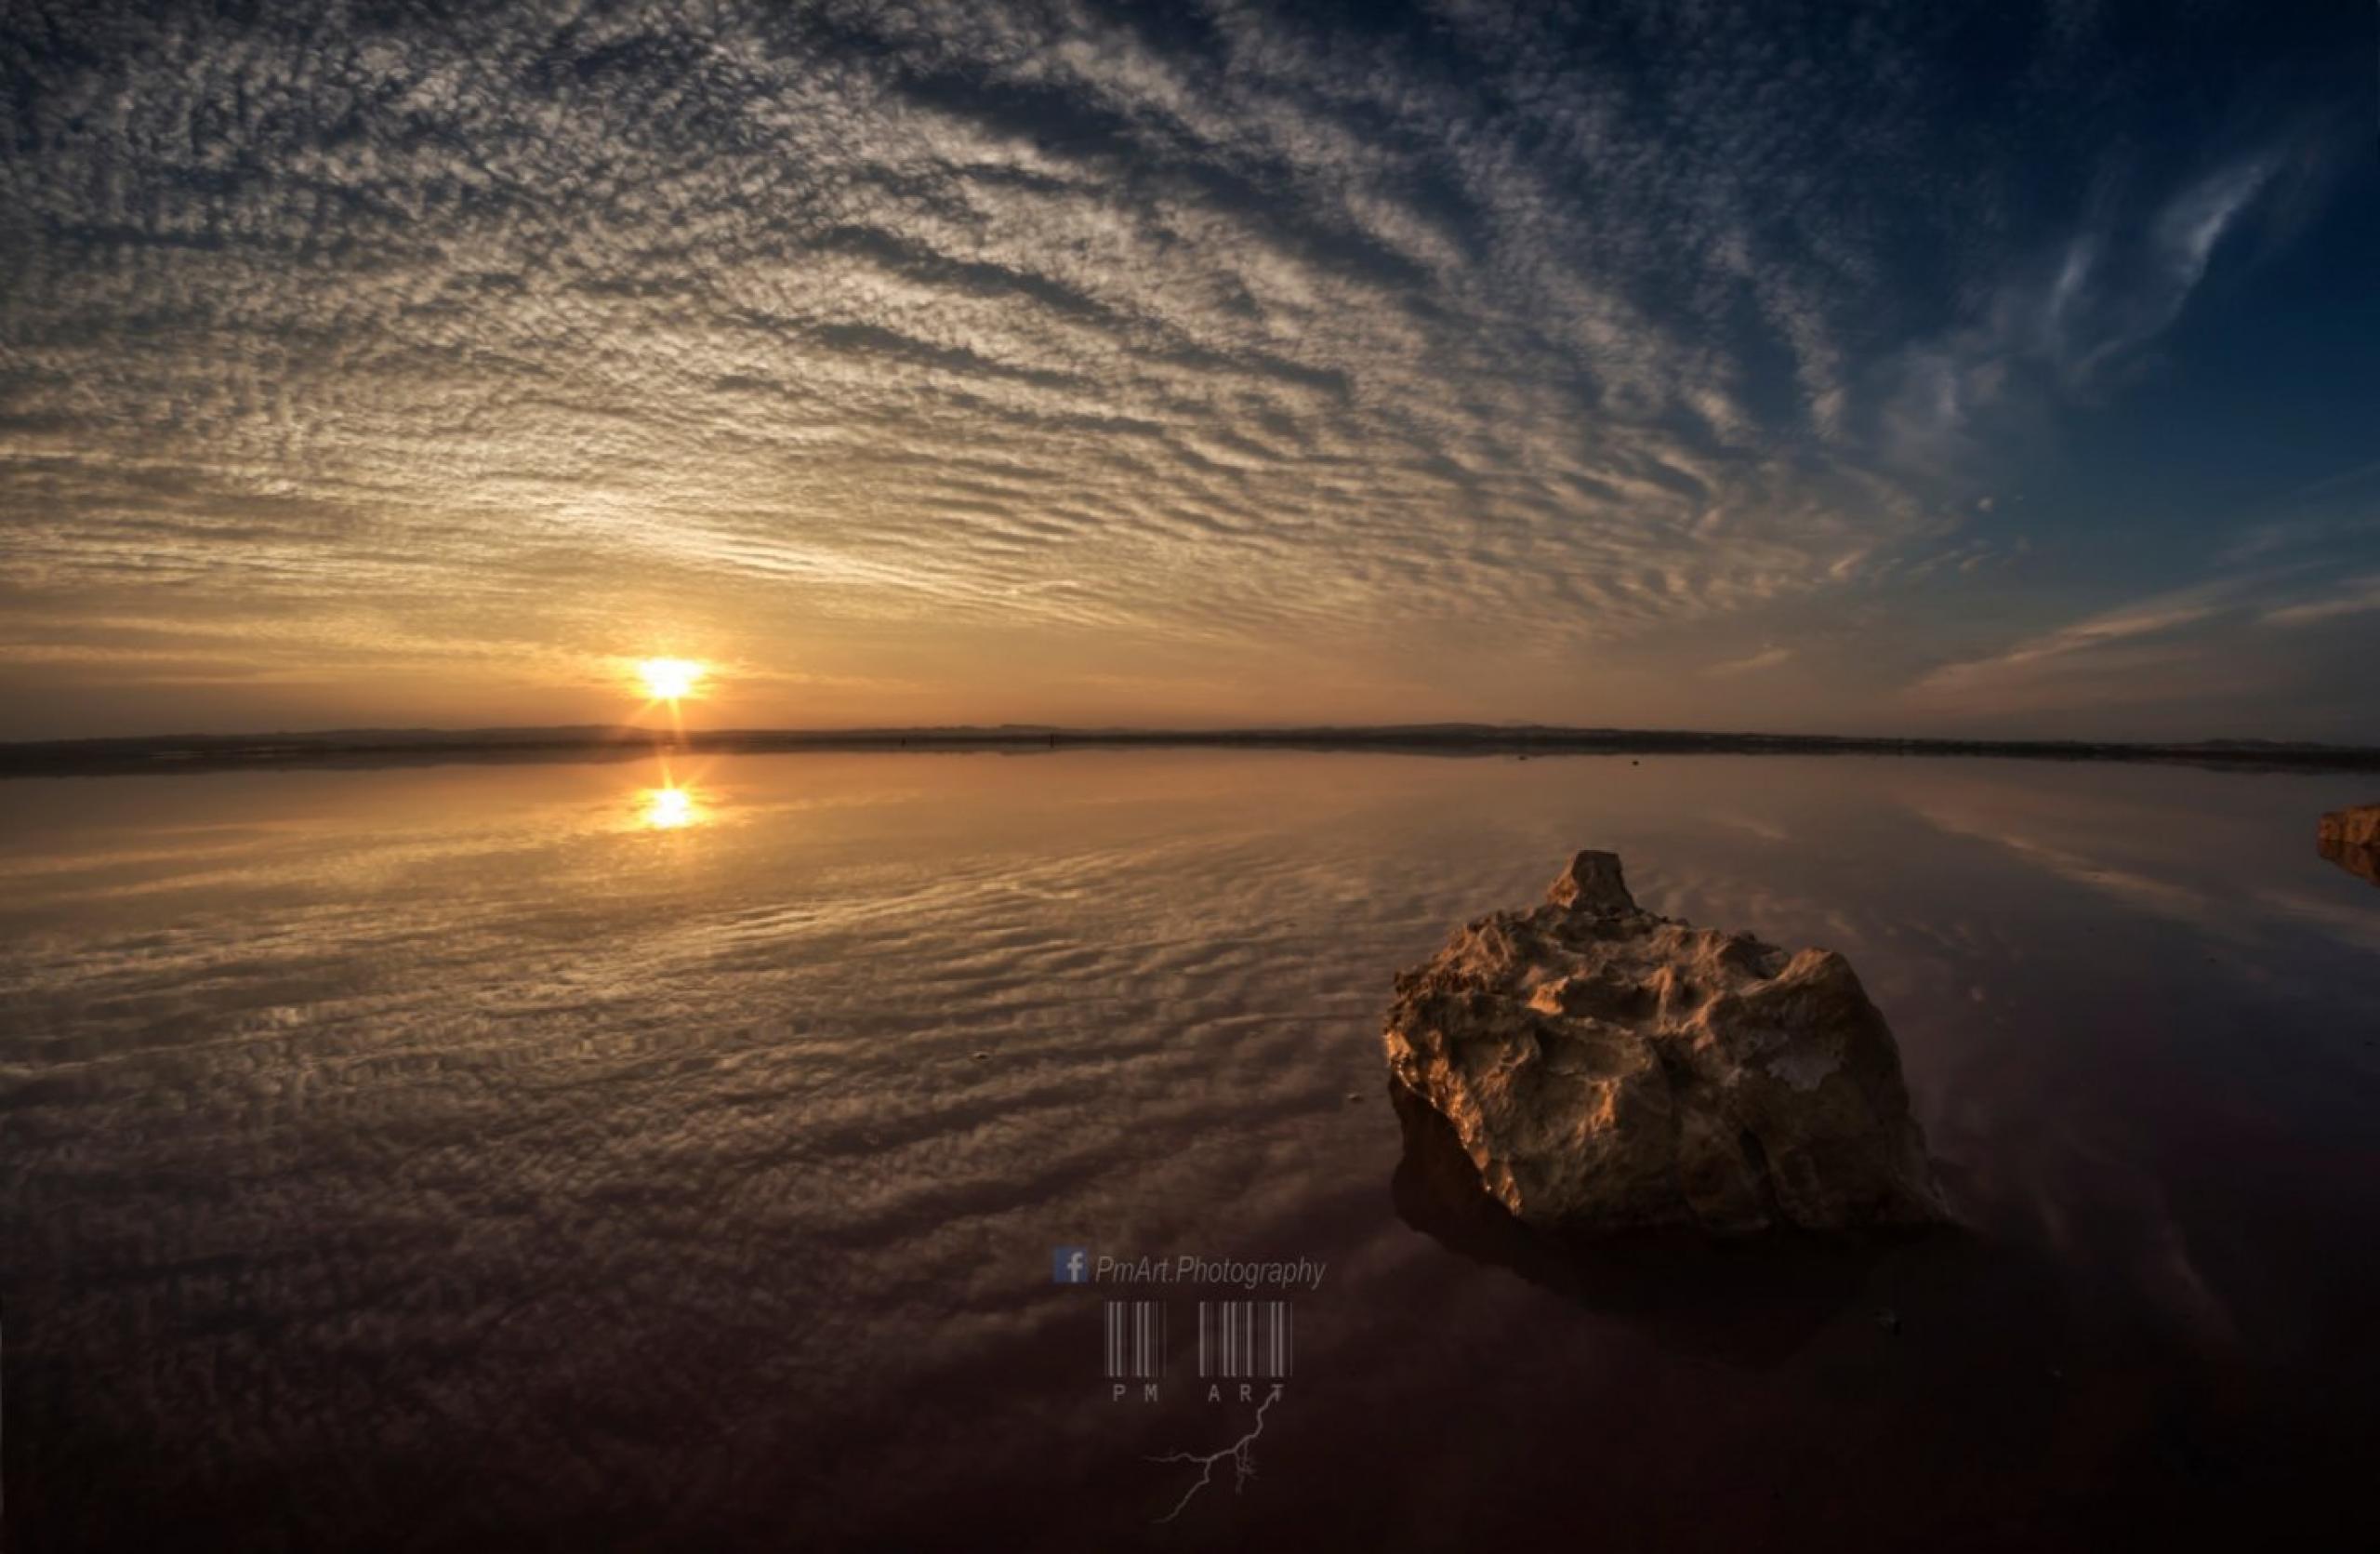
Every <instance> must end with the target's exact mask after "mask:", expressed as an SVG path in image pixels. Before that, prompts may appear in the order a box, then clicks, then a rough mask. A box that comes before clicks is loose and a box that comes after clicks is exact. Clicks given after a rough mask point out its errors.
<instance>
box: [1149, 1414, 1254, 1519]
mask: <svg viewBox="0 0 2380 1554" xmlns="http://www.w3.org/2000/svg"><path fill="white" fill-rule="evenodd" d="M1278 1401H1281V1389H1280V1388H1277V1387H1276V1388H1273V1390H1272V1391H1271V1392H1270V1393H1269V1394H1267V1395H1266V1397H1265V1399H1264V1401H1263V1402H1261V1403H1258V1404H1257V1405H1256V1423H1255V1425H1254V1426H1253V1427H1252V1428H1250V1430H1249V1432H1248V1433H1247V1434H1246V1435H1243V1436H1241V1437H1240V1438H1239V1439H1238V1440H1237V1441H1233V1442H1232V1443H1231V1444H1230V1445H1228V1446H1226V1447H1224V1448H1223V1450H1222V1451H1220V1452H1208V1453H1205V1454H1199V1453H1197V1452H1168V1453H1166V1454H1164V1455H1162V1456H1154V1457H1151V1458H1149V1459H1148V1460H1149V1461H1151V1462H1195V1463H1197V1465H1198V1481H1197V1482H1196V1483H1194V1484H1192V1485H1191V1486H1190V1487H1189V1488H1188V1489H1185V1490H1183V1492H1182V1498H1181V1499H1179V1500H1177V1501H1175V1502H1174V1503H1173V1508H1172V1509H1171V1510H1170V1511H1168V1512H1166V1513H1165V1514H1164V1515H1163V1516H1161V1517H1158V1518H1157V1521H1161V1522H1162V1521H1172V1520H1173V1519H1174V1518H1175V1517H1177V1516H1180V1515H1181V1514H1182V1511H1183V1507H1185V1506H1187V1505H1189V1504H1190V1502H1191V1501H1192V1500H1193V1499H1195V1498H1197V1494H1198V1492H1199V1491H1200V1490H1202V1489H1204V1488H1206V1487H1207V1485H1208V1484H1209V1483H1210V1481H1212V1480H1213V1479H1214V1476H1215V1465H1216V1464H1218V1463H1220V1462H1222V1461H1223V1458H1225V1457H1229V1458H1231V1459H1232V1482H1231V1492H1232V1493H1233V1494H1238V1493H1239V1492H1240V1489H1241V1488H1242V1487H1243V1486H1244V1485H1246V1484H1247V1482H1248V1481H1249V1480H1250V1479H1252V1478H1254V1477H1256V1458H1255V1455H1254V1454H1253V1453H1252V1452H1251V1451H1250V1448H1251V1447H1253V1446H1254V1445H1255V1444H1256V1438H1257V1437H1258V1436H1260V1435H1263V1433H1264V1411H1265V1410H1266V1409H1268V1408H1270V1407H1272V1406H1273V1405H1274V1404H1275V1403H1276V1402H1278Z"/></svg>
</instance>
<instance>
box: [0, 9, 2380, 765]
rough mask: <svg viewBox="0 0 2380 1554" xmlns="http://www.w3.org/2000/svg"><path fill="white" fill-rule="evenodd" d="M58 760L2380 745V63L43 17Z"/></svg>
mask: <svg viewBox="0 0 2380 1554" xmlns="http://www.w3.org/2000/svg"><path fill="white" fill-rule="evenodd" d="M0 78H5V81H6V83H7V86H6V95H5V98H0V103H5V107H6V120H5V125H4V126H0V738H41V737H71V736H80V735H98V734H130V733H144V732H167V731H171V732H184V731H207V732H237V731H248V730H270V729H282V728H335V727H343V726H389V725H399V724H402V725H424V724H428V725H443V726H473V725H488V724H575V723H587V722H616V721H620V720H623V719H628V718H631V717H636V716H640V715H649V711H650V710H649V709H641V708H640V706H639V703H640V700H641V697H640V696H639V694H638V693H637V692H636V691H635V690H634V689H633V687H632V685H631V684H630V678H631V677H630V675H629V673H628V665H629V664H631V663H632V662H633V661H634V660H636V659H639V658H642V657H652V656H671V657H688V658H696V659H701V660H703V661H705V662H707V663H708V664H709V665H711V666H712V672H711V674H710V676H709V677H708V679H707V682H706V683H705V687H704V689H705V692H706V694H705V695H704V696H703V697H700V698H699V699H697V700H695V701H694V702H691V703H689V704H688V706H687V708H686V716H687V719H688V721H689V722H690V723H695V724H705V725H708V726H716V727H754V726H792V727H822V726H847V725H853V724H946V723H987V724H988V723H1000V722H1055V723H1064V724H1140V725H1166V724H1174V725H1179V724H1200V725H1210V724H1281V723H1323V722H1328V723H1379V722H1406V721H1423V720H1430V721H1435V720H1445V719H1470V720H1478V721H1485V722H1501V721H1509V720H1527V721H1539V722H1549V723H1573V724H1599V725H1625V726H1654V727H1671V728H1675V727H1702V728H1714V729H1764V730H1778V731H1838V732H1848V733H1911V734H1961V733H1973V734H1985V735H1999V736H2007V735H2016V736H2026V735H2043V736H2053V737H2064V736H2086V737H2087V736H2105V737H2173V738H2193V737H2226V736H2228V737H2273V738H2313V739H2330V740H2361V741H2375V742H2380V695H2375V694H2374V692H2373V680H2374V674H2373V670H2374V666H2375V665H2380V10H2375V8H2374V7H2373V6H2371V5H2369V4H2362V3H2360V0H2354V3H2350V0H2331V3H2325V4H2302V5H2294V4H2287V3H2282V4H2241V5H2228V6H2227V5H2202V4H2175V3H2174V0H2163V3H2160V4H2154V5H2122V4H2114V3H2094V0H2054V3H2050V4H2043V5H2023V4H2007V5H1993V6H1989V7H1967V6H1950V5H1939V6H1937V5H1922V6H1920V5H1907V4H1892V5H1877V6H1862V5H1856V4H1850V3H1836V0H1829V3H1823V4H1809V5H1803V4H1793V3H1763V4H1760V5H1757V6H1752V5H1743V6H1726V5H1716V4H1694V3H1684V0H1662V3H1658V4H1655V3H1644V4H1633V5H1632V4H1606V5H1593V6H1586V5H1581V6H1577V7H1566V6H1561V5H1553V4H1485V3H1469V0H1446V3H1441V4H1431V5H1418V6H1411V7H1396V6H1382V5H1337V4H1330V3H1326V0H1301V3H1299V4H1295V5H1280V6H1262V5H1250V4H1236V3H1215V4H1203V5H1185V6H1160V5H1146V6H1141V5H1123V4H1116V5H1102V4H1091V3H1081V4H1051V5H1038V4H1013V5H998V6H993V5H982V4H961V3H956V0H953V3H936V0H908V3H902V4H820V5H798V4H783V3H767V4H760V3H755V4H733V3H726V0H717V3H711V0H673V3H667V4H665V3H658V0H653V3H630V4H617V5H608V4H599V3H592V0H584V3H573V0H563V3H557V4H505V5H487V6H472V7H434V6H430V5H426V4H409V3H403V0H389V3H382V4H372V5H366V4H337V3H327V4H326V3H319V0H305V3H292V4H283V3H276V0H251V3H246V4H231V3H228V0H227V3H225V4H222V5H220V6H219V7H202V6H198V5H192V4H154V5H147V6H134V5H119V4H114V3H112V0H59V3H56V4H46V3H41V0H0Z"/></svg>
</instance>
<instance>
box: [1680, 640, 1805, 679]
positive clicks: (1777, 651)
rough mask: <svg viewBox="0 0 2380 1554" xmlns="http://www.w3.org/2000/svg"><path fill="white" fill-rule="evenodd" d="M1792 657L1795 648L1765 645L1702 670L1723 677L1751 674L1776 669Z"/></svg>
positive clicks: (1707, 673)
mask: <svg viewBox="0 0 2380 1554" xmlns="http://www.w3.org/2000/svg"><path fill="white" fill-rule="evenodd" d="M1792 657H1793V650H1792V648H1790V647H1764V648H1762V649H1761V650H1760V651H1759V652H1757V653H1754V654H1752V655H1751V656H1750V657H1742V658H1730V659H1728V660H1726V661H1725V662H1723V663H1716V664H1712V665H1710V666H1709V667H1707V668H1706V669H1704V670H1703V671H1702V672H1703V673H1704V674H1706V675H1712V676H1715V677H1719V678H1723V679H1724V678H1726V677H1728V676H1732V675H1738V674H1751V673H1752V672H1754V671H1759V670H1765V669H1775V668H1776V667H1777V666H1778V665H1779V664H1781V663H1784V662H1786V661H1787V660H1788V659H1790V658H1792Z"/></svg>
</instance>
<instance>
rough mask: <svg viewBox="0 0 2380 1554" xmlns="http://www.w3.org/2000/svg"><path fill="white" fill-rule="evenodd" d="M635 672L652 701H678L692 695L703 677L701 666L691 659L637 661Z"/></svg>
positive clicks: (647, 659)
mask: <svg viewBox="0 0 2380 1554" xmlns="http://www.w3.org/2000/svg"><path fill="white" fill-rule="evenodd" d="M636 672H637V678H638V679H640V680H642V681H643V682H644V688H645V689H646V690H647V691H649V692H651V693H652V695H653V699H654V700H655V701H678V700H681V699H682V698H684V697H687V696H690V695H692V694H693V692H694V686H695V684H697V683H698V682H700V681H701V679H702V677H703V666H702V665H700V664H698V663H696V662H695V661H694V659H692V658H643V659H640V660H638V662H637V666H636Z"/></svg>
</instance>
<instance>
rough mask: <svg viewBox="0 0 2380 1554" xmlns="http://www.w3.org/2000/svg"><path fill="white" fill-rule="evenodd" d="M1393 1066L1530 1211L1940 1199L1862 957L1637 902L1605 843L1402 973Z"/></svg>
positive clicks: (1819, 1220) (1811, 1212)
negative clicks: (1529, 901) (1693, 921)
mask: <svg viewBox="0 0 2380 1554" xmlns="http://www.w3.org/2000/svg"><path fill="white" fill-rule="evenodd" d="M1384 1040H1385V1042H1386V1044H1387V1048H1388V1061H1389V1067H1390V1069H1391V1070H1392V1072H1393V1073H1394V1074H1395V1078H1396V1080H1397V1081H1398V1082H1400V1083H1401V1084H1403V1085H1404V1086H1405V1087H1406V1088H1407V1089H1408V1090H1410V1091H1411V1092H1412V1093H1413V1094H1414V1095H1415V1096H1418V1097H1420V1098H1421V1100H1422V1101H1423V1102H1425V1103H1426V1104H1428V1105H1429V1106H1430V1107H1432V1108H1434V1109H1435V1110H1437V1111H1438V1112H1439V1113H1440V1114H1441V1115H1443V1116H1444V1117H1445V1118H1446V1119H1447V1121H1448V1122H1449V1123H1451V1124H1452V1125H1453V1128H1454V1132H1455V1136H1456V1137H1457V1138H1458V1139H1459V1140H1460V1141H1461V1146H1462V1149H1463V1151H1464V1153H1465V1154H1467V1155H1468V1156H1469V1157H1470V1159H1471V1162H1472V1165H1473V1166H1474V1168H1475V1169H1476V1170H1477V1172H1478V1175H1479V1180H1480V1182H1481V1183H1482V1184H1483V1185H1484V1186H1485V1187H1486V1188H1487V1189H1488V1192H1489V1194H1491V1195H1492V1196H1493V1197H1495V1198H1496V1199H1497V1200H1498V1201H1500V1202H1501V1203H1502V1204H1503V1205H1504V1207H1505V1208H1507V1209H1509V1210H1510V1211H1512V1213H1513V1214H1514V1215H1517V1216H1519V1217H1520V1218H1521V1219H1522V1220H1524V1221H1527V1222H1528V1223H1531V1224H1536V1225H1540V1226H1549V1227H1562V1228H1565V1229H1597V1230H1602V1229H1628V1228H1634V1227H1651V1226H1675V1225H1691V1226H1699V1227H1702V1228H1704V1229H1709V1230H1712V1231H1718V1232H1723V1233H1736V1232H1744V1231H1753V1230H1760V1229H1768V1228H1770V1227H1777V1226H1799V1227H1804V1228H1807V1229H1850V1228H1857V1227H1869V1226H1888V1225H1914V1224H1924V1223H1926V1222H1929V1221H1933V1220H1938V1219H1941V1218H1943V1217H1944V1211H1943V1208H1942V1203H1941V1200H1940V1197H1939V1196H1938V1194H1937V1191H1936V1189H1935V1186H1934V1180H1933V1175H1932V1173H1931V1171H1930V1170H1929V1169H1928V1167H1927V1164H1926V1159H1925V1141H1924V1136H1923V1134H1921V1133H1920V1131H1919V1129H1918V1126H1917V1123H1916V1122H1915V1121H1914V1120H1912V1119H1911V1116H1910V1115H1909V1091H1908V1088H1907V1086H1906V1085H1905V1084H1904V1083H1903V1082H1902V1080H1901V1072H1900V1053H1899V1050H1898V1049H1897V1047H1896V1046H1895V1045H1894V1044H1893V1036H1892V1031H1891V1030H1890V1029H1889V1028H1887V1027H1886V1026H1885V1024H1884V1016H1882V1015H1881V1014H1878V1013H1877V1011H1876V1006H1875V1005H1874V1004H1872V1003H1869V1002H1868V995H1867V993H1866V992H1865V991H1863V990H1861V988H1860V986H1859V978H1858V976H1857V975H1855V974H1854V973H1853V971H1852V969H1851V965H1850V963H1849V962H1847V961H1845V959H1844V958H1843V957H1842V956H1840V955H1838V954H1836V953H1834V952H1833V951H1832V950H1801V951H1798V952H1796V953H1792V954H1788V953H1787V952H1786V951H1784V950H1779V949H1778V948H1777V947H1776V946H1774V945H1768V944H1763V943H1761V942H1760V941H1759V940H1757V939H1755V938H1753V937H1752V936H1750V935H1748V934H1721V933H1717V932H1714V931H1712V930H1711V929H1708V928H1696V927H1693V926H1692V925H1690V924H1688V923H1680V922H1677V921H1675V920H1673V919H1670V918H1665V917H1660V916H1658V915H1656V914H1654V913H1652V912H1648V911H1646V910H1642V909H1640V908H1639V907H1638V906H1637V905H1636V903H1635V901H1634V899H1633V897H1630V896H1629V894H1628V886H1627V884H1626V883H1625V882H1624V881H1623V880H1622V878H1621V876H1620V859H1619V857H1616V856H1615V855H1613V854H1610V853H1597V852H1584V853H1580V855H1579V856H1578V857H1576V858H1574V859H1572V860H1571V863H1570V866H1569V868H1567V869H1566V870H1563V872H1562V876H1561V878H1560V879H1557V880H1556V881H1554V888H1553V889H1552V890H1551V891H1549V892H1548V893H1547V896H1546V900H1545V904H1544V905H1542V906H1540V907H1537V908H1535V909H1533V910H1528V911H1501V912H1497V913H1494V914H1493V915H1491V916H1488V917H1484V918H1481V919H1479V920H1478V921H1476V922H1474V923H1471V924H1469V925H1468V926H1467V927H1465V928H1463V929H1462V930H1461V932H1459V933H1457V934H1456V935H1455V936H1454V937H1453V938H1451V939H1450V940H1448V943H1447V946H1446V948H1445V949H1444V950H1440V951H1439V952H1438V954H1437V956H1436V958H1435V959H1434V960H1432V961H1430V962H1429V963H1427V964H1424V965H1421V966H1419V967H1416V968H1414V969H1412V970H1410V971H1408V972H1406V973H1404V974H1403V975H1402V976H1399V977H1398V978H1397V979H1396V1002H1395V1005H1394V1006H1393V1007H1392V1008H1391V1009H1390V1011H1389V1016H1388V1025H1387V1029H1386V1031H1385V1033H1384Z"/></svg>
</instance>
